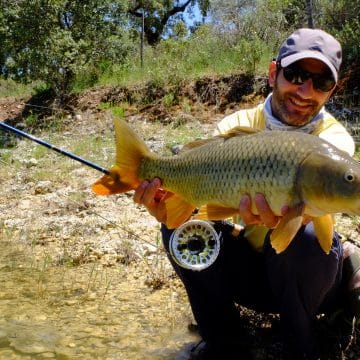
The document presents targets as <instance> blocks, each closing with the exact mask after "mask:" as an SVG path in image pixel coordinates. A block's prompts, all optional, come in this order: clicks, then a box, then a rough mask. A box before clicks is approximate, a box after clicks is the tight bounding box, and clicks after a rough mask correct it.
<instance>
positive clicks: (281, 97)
mask: <svg viewBox="0 0 360 360" xmlns="http://www.w3.org/2000/svg"><path fill="white" fill-rule="evenodd" d="M322 106H323V104H319V103H318V102H317V101H314V100H309V99H303V98H301V97H300V96H299V95H297V94H296V93H295V92H294V91H280V90H279V89H278V86H277V84H275V86H274V88H273V94H272V99H271V109H272V112H273V115H274V116H275V117H276V118H277V119H279V120H280V121H281V122H283V123H285V124H287V125H291V126H303V125H305V124H307V123H309V122H310V121H311V120H312V119H313V118H314V116H315V115H316V114H318V112H319V111H320V110H321V108H322Z"/></svg>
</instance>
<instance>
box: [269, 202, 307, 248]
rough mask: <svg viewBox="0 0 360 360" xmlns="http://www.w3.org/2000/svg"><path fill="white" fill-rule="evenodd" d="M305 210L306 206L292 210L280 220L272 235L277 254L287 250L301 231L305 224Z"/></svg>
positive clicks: (297, 206) (272, 243)
mask: <svg viewBox="0 0 360 360" xmlns="http://www.w3.org/2000/svg"><path fill="white" fill-rule="evenodd" d="M304 208H305V207H304V204H299V205H296V206H294V207H293V208H290V209H289V211H288V213H287V214H286V215H285V216H284V217H283V218H282V219H281V220H280V222H279V224H278V225H277V227H276V228H275V229H274V231H273V232H272V233H271V235H270V241H271V246H272V247H273V248H274V249H275V251H276V253H277V254H279V253H281V252H283V251H284V250H286V248H287V247H288V246H289V244H290V243H291V241H292V239H293V238H294V237H295V235H296V233H297V232H298V231H299V229H300V227H301V225H302V222H303V214H304Z"/></svg>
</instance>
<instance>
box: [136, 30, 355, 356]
mask: <svg viewBox="0 0 360 360" xmlns="http://www.w3.org/2000/svg"><path fill="white" fill-rule="evenodd" d="M340 64H341V46H340V44H339V43H338V42H337V40H335V39H334V38H333V37H332V36H331V35H329V34H327V33H326V32H324V31H321V30H314V29H299V30H297V31H295V32H294V33H293V34H292V35H290V36H289V38H288V39H287V40H286V41H285V42H284V43H283V45H282V46H281V48H280V51H279V54H278V56H277V59H276V61H273V62H272V63H271V64H270V68H269V84H270V86H271V87H272V90H273V91H272V93H271V94H270V95H269V96H268V98H267V99H266V100H265V102H264V103H263V104H260V105H259V106H257V107H256V108H254V109H250V110H241V111H238V112H236V113H235V114H232V115H230V116H228V117H226V118H224V119H223V120H222V121H221V122H220V123H219V124H218V125H217V133H224V132H226V131H228V130H230V129H231V128H233V127H235V126H239V125H240V126H250V127H253V128H257V129H260V130H267V131H271V130H274V129H276V130H284V131H303V132H306V133H310V134H313V135H315V136H319V137H321V138H323V139H326V140H327V141H329V142H331V143H332V144H334V145H335V146H337V147H338V148H340V149H342V150H344V151H346V152H348V153H349V154H350V155H353V154H354V149H355V146H354V142H353V140H352V138H351V136H350V135H349V134H348V132H347V131H346V129H345V128H344V127H343V126H342V125H341V124H340V123H339V122H337V121H336V120H335V119H334V118H333V117H332V116H331V115H330V114H329V113H327V112H326V110H325V109H324V104H325V103H326V102H327V101H328V100H329V98H330V96H331V94H332V93H333V91H334V89H335V87H336V82H337V80H338V72H339V68H340ZM165 196H166V194H164V193H163V192H162V190H161V181H160V180H159V179H151V180H149V181H144V182H143V183H142V184H140V186H139V187H138V189H137V190H136V192H135V195H134V201H135V202H136V203H139V204H143V205H145V206H146V207H147V209H148V211H149V212H150V214H152V215H153V216H155V217H156V219H157V220H158V221H160V222H162V223H164V222H165V220H166V209H165V206H164V198H165ZM251 201H254V202H255V205H256V207H257V209H258V213H259V215H254V214H253V213H252V212H251V210H250V209H251ZM287 211H288V209H287V208H286V207H284V208H283V215H284V214H285V213H286V212H287ZM239 216H240V218H241V219H242V222H243V223H244V224H245V225H246V227H245V231H242V232H241V233H240V235H238V234H234V232H232V230H231V229H230V230H229V229H228V228H227V227H226V226H224V225H222V224H221V223H217V224H216V225H215V228H217V229H219V228H220V227H221V229H222V232H223V234H224V241H223V246H222V250H221V254H220V256H219V258H218V259H217V261H216V262H215V263H214V264H213V265H212V266H210V267H209V268H208V269H205V270H203V271H201V272H193V271H191V270H187V269H183V268H181V267H180V266H178V265H177V264H176V263H175V262H173V261H172V259H171V258H170V261H171V262H172V264H173V266H174V269H175V271H176V272H177V274H178V275H179V277H180V279H181V280H182V282H183V283H184V285H185V288H186V291H187V294H188V297H189V301H190V304H191V307H192V311H193V314H194V317H195V319H196V321H197V324H198V328H199V333H200V335H201V336H202V338H203V340H204V342H205V345H204V346H203V347H202V351H199V355H198V357H196V358H199V359H200V358H201V359H232V358H234V359H235V358H236V359H245V358H250V357H249V356H248V357H247V355H246V351H245V349H243V348H241V345H240V344H241V341H243V342H244V340H246V338H245V337H246V334H243V331H242V330H241V329H242V328H241V319H240V316H239V311H238V310H237V308H236V305H235V304H240V305H243V306H246V307H249V308H252V309H255V310H259V311H268V312H276V313H279V314H280V323H281V329H282V334H283V339H284V343H285V345H286V348H285V349H286V350H285V354H284V355H287V356H288V357H289V358H290V359H320V355H319V344H318V341H317V339H316V337H315V331H314V326H315V320H316V315H317V314H319V313H325V314H331V313H333V312H334V311H336V310H337V309H343V312H342V315H343V316H342V317H339V319H337V324H336V326H335V328H337V330H335V331H338V330H339V331H340V330H343V333H339V335H343V337H341V336H340V337H339V339H338V341H339V343H340V345H339V346H341V347H342V348H345V347H346V346H347V345H348V343H349V341H348V340H349V338H350V335H351V331H352V330H353V320H354V318H355V317H359V315H360V271H357V270H358V269H359V268H360V261H359V257H358V256H357V254H356V253H355V252H354V251H355V250H354V248H353V247H351V246H350V245H349V244H347V243H345V244H344V245H343V244H342V243H341V241H340V236H339V235H338V234H336V233H334V236H333V243H332V248H331V251H330V254H329V255H326V254H325V253H324V252H323V251H322V250H321V248H320V246H319V244H318V241H317V239H316V237H315V235H314V229H313V224H312V222H311V219H307V221H306V222H305V223H304V225H303V226H302V228H301V229H300V230H299V232H298V234H297V235H296V237H295V239H294V240H293V242H292V243H291V245H290V246H289V247H288V248H287V249H286V250H285V251H284V252H283V253H281V254H276V253H275V251H274V250H273V249H272V247H271V245H270V243H269V232H270V231H271V229H272V228H274V227H275V226H276V225H277V223H278V221H279V217H278V216H276V215H275V214H274V213H273V212H272V211H271V209H270V208H269V206H268V204H267V202H266V199H265V198H264V196H263V195H262V194H257V195H256V196H255V198H254V199H250V197H249V196H243V197H242V198H241V200H240V204H239ZM171 233H172V230H169V229H167V228H166V227H165V225H162V235H163V241H164V246H165V248H166V249H167V251H169V238H170V236H171ZM344 259H345V260H344ZM347 335H349V337H347ZM194 358H195V357H194Z"/></svg>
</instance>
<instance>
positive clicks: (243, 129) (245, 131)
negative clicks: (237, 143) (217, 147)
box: [181, 126, 260, 152]
mask: <svg viewBox="0 0 360 360" xmlns="http://www.w3.org/2000/svg"><path fill="white" fill-rule="evenodd" d="M258 132H260V130H258V129H254V128H251V127H248V126H236V127H234V128H232V129H231V130H229V131H227V132H226V133H224V134H219V135H216V136H213V137H211V138H209V139H199V140H194V141H191V142H189V143H187V144H185V145H184V146H183V147H182V148H181V152H183V151H188V150H191V149H194V148H197V147H200V146H203V145H205V144H208V143H211V142H213V141H217V140H219V139H225V140H226V139H229V138H232V137H235V136H243V135H251V134H256V133H258Z"/></svg>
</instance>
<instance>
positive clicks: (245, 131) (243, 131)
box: [218, 126, 261, 139]
mask: <svg viewBox="0 0 360 360" xmlns="http://www.w3.org/2000/svg"><path fill="white" fill-rule="evenodd" d="M260 131H261V130H259V129H254V128H251V127H249V126H236V127H234V128H232V129H230V130H229V131H227V132H226V133H224V134H220V135H218V137H221V138H225V139H228V138H231V137H234V136H244V135H252V134H256V133H258V132H260Z"/></svg>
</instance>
